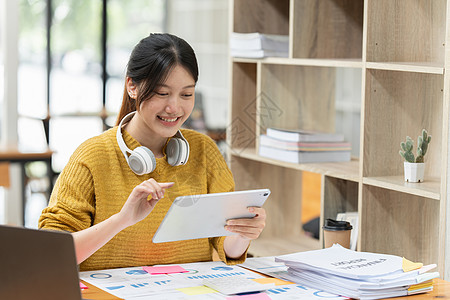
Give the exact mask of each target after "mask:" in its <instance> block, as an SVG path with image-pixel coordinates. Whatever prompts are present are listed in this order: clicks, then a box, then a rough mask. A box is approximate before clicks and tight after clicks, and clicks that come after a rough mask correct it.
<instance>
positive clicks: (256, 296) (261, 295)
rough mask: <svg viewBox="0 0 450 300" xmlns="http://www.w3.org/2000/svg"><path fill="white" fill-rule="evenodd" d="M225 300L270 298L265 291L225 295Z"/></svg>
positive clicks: (266, 299) (262, 299)
mask: <svg viewBox="0 0 450 300" xmlns="http://www.w3.org/2000/svg"><path fill="white" fill-rule="evenodd" d="M226 299H227V300H271V298H270V297H269V295H267V294H266V293H257V294H250V295H241V296H231V297H227V298H226Z"/></svg>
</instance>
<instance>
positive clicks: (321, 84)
mask: <svg viewBox="0 0 450 300" xmlns="http://www.w3.org/2000/svg"><path fill="white" fill-rule="evenodd" d="M335 82H336V70H335V68H326V67H309V66H290V65H272V64H263V65H262V66H261V95H264V97H265V101H264V102H265V103H263V105H265V106H268V105H270V106H274V107H277V109H276V110H273V109H272V110H271V111H261V115H263V116H265V118H261V124H260V125H261V126H260V127H261V130H262V131H265V130H266V129H267V128H268V127H276V128H283V129H294V130H295V129H304V130H316V131H323V132H334V130H335V110H334V105H335Z"/></svg>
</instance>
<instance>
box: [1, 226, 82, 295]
mask: <svg viewBox="0 0 450 300" xmlns="http://www.w3.org/2000/svg"><path fill="white" fill-rule="evenodd" d="M0 299H14V300H22V299H24V300H29V299H65V300H80V299H81V291H80V281H79V277H78V266H77V261H76V256H75V247H74V242H73V238H72V235H71V234H70V233H66V232H57V231H47V230H36V229H27V228H22V227H11V226H2V225H0Z"/></svg>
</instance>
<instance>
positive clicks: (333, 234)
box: [323, 219, 353, 249]
mask: <svg viewBox="0 0 450 300" xmlns="http://www.w3.org/2000/svg"><path fill="white" fill-rule="evenodd" d="M352 229H353V226H352V225H351V224H350V223H349V222H347V221H336V220H333V219H326V220H325V225H324V226H323V237H324V242H325V248H328V247H331V246H333V244H339V245H341V246H342V247H345V248H347V249H350V234H351V232H352Z"/></svg>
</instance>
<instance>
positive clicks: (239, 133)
mask: <svg viewBox="0 0 450 300" xmlns="http://www.w3.org/2000/svg"><path fill="white" fill-rule="evenodd" d="M230 5H231V7H230V11H231V18H230V24H231V26H230V31H234V32H240V33H250V32H261V33H266V34H285V35H289V43H290V44H289V47H290V49H289V57H288V58H275V57H268V58H264V59H247V58H245V59H244V58H230V70H231V93H230V94H231V101H230V123H229V124H230V126H229V128H228V133H227V139H228V144H229V145H230V146H231V147H230V148H231V149H230V151H229V157H228V159H229V162H230V165H231V169H232V171H233V173H234V175H235V180H236V188H237V189H248V188H261V187H268V188H270V189H271V190H272V195H271V197H270V199H269V200H268V201H267V202H266V204H265V208H266V210H267V212H268V217H267V223H266V229H265V230H264V232H263V234H262V236H261V238H260V239H259V240H258V241H255V242H254V243H253V244H252V246H251V248H250V253H252V254H254V255H256V256H258V255H278V254H282V253H288V252H293V251H302V250H308V249H317V248H320V247H322V244H323V243H322V237H321V240H320V241H314V240H310V239H308V238H307V237H305V235H304V234H303V232H302V229H301V227H302V224H301V201H302V199H301V180H302V172H303V171H308V172H314V173H317V174H321V176H322V190H321V224H323V221H324V219H325V218H335V217H336V214H337V213H339V212H345V211H357V212H358V214H359V219H360V220H359V235H358V250H361V251H370V252H382V253H390V254H395V255H400V256H404V257H406V258H408V259H410V260H413V261H421V262H423V263H425V264H429V263H437V264H438V270H439V272H441V274H442V276H443V277H446V276H450V271H449V270H450V267H449V266H448V265H449V264H450V259H449V257H448V256H449V255H448V254H447V255H446V250H445V248H446V247H445V246H446V245H448V244H450V243H449V242H447V241H446V236H447V235H448V234H447V232H448V231H447V230H448V228H449V227H450V225H447V220H446V216H447V213H446V209H447V201H448V200H447V171H448V167H447V165H448V160H447V157H448V134H449V130H448V127H449V98H450V96H449V95H450V83H449V82H450V77H449V75H448V73H449V71H450V69H449V68H450V45H448V44H449V42H450V38H449V37H450V33H449V31H450V30H449V28H450V16H449V15H450V13H449V11H450V8H449V6H450V3H449V1H448V0H433V1H429V0H351V1H348V0H290V1H289V0H234V1H230ZM340 68H351V69H354V70H357V71H358V72H359V71H360V74H361V94H360V95H361V96H360V99H356V100H358V101H356V102H357V103H359V104H360V106H358V107H360V118H361V119H360V120H361V121H360V124H359V126H360V136H359V157H356V158H355V159H353V160H352V161H351V162H346V163H320V164H290V163H285V162H281V161H277V160H273V159H268V158H264V157H260V156H259V155H258V154H257V153H258V151H257V148H258V137H259V135H260V134H261V133H265V130H266V128H268V127H281V128H285V129H306V130H320V131H326V132H335V131H336V125H335V121H336V115H337V110H338V109H337V107H336V97H337V96H336V90H337V87H336V85H337V84H339V82H342V81H338V80H337V79H336V77H337V70H339V69H340ZM358 109H359V108H358ZM422 128H426V129H427V130H428V131H429V133H430V134H431V135H432V136H433V139H432V142H431V144H430V148H429V150H428V153H427V156H426V158H425V160H426V163H427V165H426V170H425V180H426V181H425V182H423V183H417V184H413V183H406V182H404V180H403V161H402V159H401V157H400V156H399V155H398V150H399V144H400V142H401V141H403V140H404V139H405V137H406V136H407V135H409V136H411V137H413V138H415V139H416V138H417V135H418V134H419V133H420V132H421V130H422ZM357 156H358V155H357ZM278 244H279V246H277V245H278ZM449 251H450V250H449ZM444 275H445V276H444Z"/></svg>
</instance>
